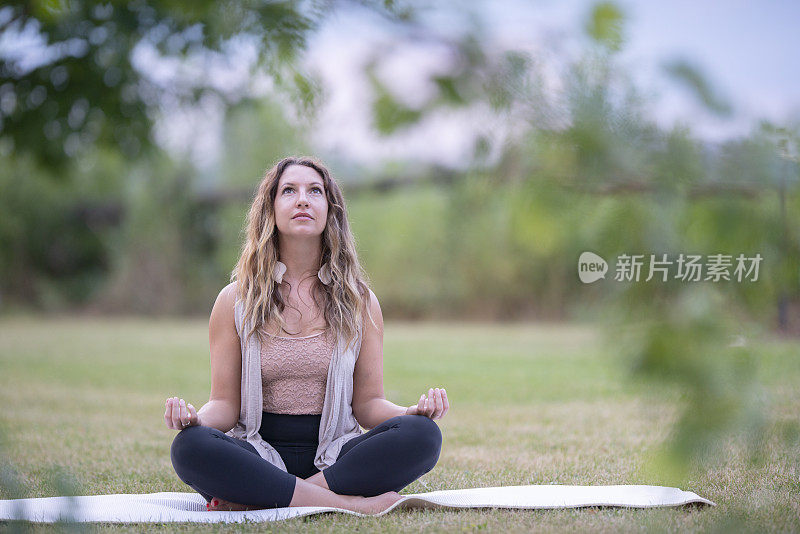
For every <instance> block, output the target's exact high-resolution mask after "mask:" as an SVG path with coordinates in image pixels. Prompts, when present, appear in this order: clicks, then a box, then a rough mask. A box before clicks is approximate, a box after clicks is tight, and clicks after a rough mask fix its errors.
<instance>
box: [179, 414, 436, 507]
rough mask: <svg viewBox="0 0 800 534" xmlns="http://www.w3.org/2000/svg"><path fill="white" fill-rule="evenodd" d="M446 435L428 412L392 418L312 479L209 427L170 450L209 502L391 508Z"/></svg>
mask: <svg viewBox="0 0 800 534" xmlns="http://www.w3.org/2000/svg"><path fill="white" fill-rule="evenodd" d="M441 440H442V437H441V432H440V431H439V427H438V425H436V423H434V422H433V421H432V420H431V419H429V418H427V417H424V416H421V415H402V416H398V417H393V418H391V419H388V420H387V421H384V422H383V423H381V424H380V425H378V426H376V427H375V428H373V429H372V430H370V431H369V432H367V433H366V434H363V435H361V436H359V437H357V438H354V439H352V440H350V441H349V442H347V443H346V444H345V446H344V447H343V448H342V451H341V452H340V453H339V457H338V459H337V461H336V463H335V464H334V465H332V466H331V467H329V468H328V469H325V470H323V471H322V472H320V473H317V474H315V475H314V476H312V477H310V478H309V479H308V481H306V480H303V479H301V478H298V477H296V476H294V475H292V474H290V473H286V472H284V471H281V470H280V469H279V468H277V467H275V466H274V465H272V464H270V463H269V462H267V461H266V460H264V459H263V458H261V457H260V456H259V455H258V453H257V452H256V450H255V449H254V448H253V446H252V445H250V444H249V443H247V442H245V441H242V440H237V439H234V438H231V437H230V436H227V435H225V434H224V433H223V432H221V431H219V430H217V429H214V428H210V427H201V426H193V427H189V428H186V429H184V430H182V431H181V432H179V433H178V435H177V436H176V437H175V440H174V441H173V443H172V447H171V450H170V456H171V459H172V464H173V467H174V468H175V472H176V473H177V474H178V477H180V479H181V480H182V481H183V482H185V483H186V484H188V485H189V486H191V487H192V488H193V489H194V490H195V491H197V492H198V493H200V494H201V495H203V497H205V498H206V500H209V501H210V500H211V498H212V497H217V498H220V499H223V500H225V501H228V502H231V503H239V504H242V505H245V506H250V507H255V508H273V507H285V506H310V505H317V506H336V507H342V508H348V509H353V510H357V511H365V510H366V511H367V513H371V512H370V510H374V511H379V510H381V509H385V508H386V507H388V506H389V505H390V504H391V503H392V502H394V501H395V500H397V498H399V496H397V495H396V493H394V492H397V491H400V490H401V489H402V488H404V487H405V486H407V485H408V484H410V483H411V482H413V481H414V480H416V479H417V478H419V477H420V476H421V475H423V474H425V473H427V472H428V471H430V470H431V469H433V467H434V466H435V465H436V462H437V460H438V458H439V452H440V450H441ZM387 494H388V495H387ZM364 497H374V498H373V499H364Z"/></svg>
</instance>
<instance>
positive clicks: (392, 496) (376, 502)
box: [351, 491, 403, 515]
mask: <svg viewBox="0 0 800 534" xmlns="http://www.w3.org/2000/svg"><path fill="white" fill-rule="evenodd" d="M402 498H403V496H402V495H400V494H399V493H397V492H396V491H387V492H386V493H382V494H380V495H376V496H375V497H357V499H358V500H357V501H355V502H354V505H353V507H352V508H351V509H352V510H353V511H356V512H360V513H362V514H369V515H374V514H379V513H381V512H383V511H384V510H386V509H387V508H389V507H390V506H391V505H393V504H394V503H396V502H397V501H399V500H400V499H402Z"/></svg>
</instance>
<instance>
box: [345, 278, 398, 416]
mask: <svg viewBox="0 0 800 534" xmlns="http://www.w3.org/2000/svg"><path fill="white" fill-rule="evenodd" d="M369 295H370V313H371V314H372V318H373V319H374V320H375V325H373V324H372V321H370V320H369V318H367V319H366V321H365V325H364V337H363V339H362V340H361V352H359V353H358V360H356V367H355V370H354V371H353V415H355V417H356V420H357V421H358V424H359V425H361V426H362V427H364V428H374V427H375V426H377V425H379V424H381V423H382V422H384V421H386V420H387V419H391V418H392V417H395V416H397V415H404V414H405V413H406V412H407V410H408V408H407V407H403V406H398V405H396V404H394V403H393V402H390V401H388V400H386V397H385V396H384V393H383V314H382V312H381V306H380V304H379V303H378V298H377V297H376V296H375V294H374V293H373V292H372V290H370V292H369Z"/></svg>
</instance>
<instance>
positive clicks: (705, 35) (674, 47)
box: [308, 0, 800, 164]
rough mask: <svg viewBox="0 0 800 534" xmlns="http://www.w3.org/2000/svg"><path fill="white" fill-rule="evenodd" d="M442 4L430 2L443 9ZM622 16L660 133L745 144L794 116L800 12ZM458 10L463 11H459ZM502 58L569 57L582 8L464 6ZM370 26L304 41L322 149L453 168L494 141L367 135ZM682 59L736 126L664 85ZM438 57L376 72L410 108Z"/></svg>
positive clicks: (423, 56) (709, 4) (463, 120)
mask: <svg viewBox="0 0 800 534" xmlns="http://www.w3.org/2000/svg"><path fill="white" fill-rule="evenodd" d="M442 4H446V3H439V4H437V5H442ZM617 4H618V5H619V6H620V7H621V8H622V9H623V11H624V12H625V14H626V16H627V20H628V21H627V24H626V28H627V31H626V36H627V42H626V44H625V48H624V51H623V53H622V54H621V56H620V58H619V59H620V61H621V62H622V64H623V65H625V67H626V68H627V70H628V71H629V72H630V73H632V75H633V76H634V79H635V80H636V83H637V86H639V87H640V88H641V89H642V90H643V91H644V92H646V93H649V94H651V95H653V97H654V98H655V102H654V105H653V106H652V113H653V117H654V118H655V119H656V120H657V121H658V122H659V123H660V124H662V125H664V126H670V125H672V124H674V123H676V122H682V123H685V124H688V125H689V126H691V127H692V129H693V131H694V132H695V133H696V135H698V136H699V137H702V138H704V139H709V140H715V141H716V140H722V139H725V138H730V137H735V136H738V135H746V134H747V133H748V132H749V131H750V130H751V129H752V127H753V126H754V124H755V123H756V121H757V120H758V119H760V118H767V119H774V120H778V121H780V120H785V119H786V118H787V117H788V116H789V115H790V114H793V115H794V116H795V117H797V116H798V115H800V62H798V60H797V50H800V31H798V29H797V28H798V23H799V22H800V2H797V1H794V0H782V1H778V0H771V1H766V2H758V3H757V2H753V1H751V2H745V1H743V0H726V1H724V2H723V1H714V0H712V1H705V2H697V1H689V0H673V1H670V2H654V1H650V0H627V1H620V2H618V3H617ZM461 5H464V2H461ZM471 5H473V6H476V7H475V9H476V10H477V11H478V12H479V13H480V16H481V18H482V20H483V21H484V23H485V25H486V26H487V28H488V29H489V30H490V38H491V39H492V40H493V41H494V42H495V43H496V44H497V45H498V46H501V47H506V48H516V49H522V50H528V51H529V52H531V54H533V55H537V54H539V55H541V56H542V57H545V56H558V55H562V56H563V55H564V54H566V55H569V54H571V53H577V51H578V50H579V49H580V46H581V44H582V39H584V37H583V31H582V26H583V24H584V21H585V18H586V14H587V13H588V11H589V8H590V6H591V5H592V2H588V1H585V0H536V1H521V0H496V1H491V2H488V1H486V2H473V3H471ZM428 20H430V24H432V25H437V26H439V27H441V28H444V30H445V31H453V32H458V31H459V28H460V27H463V25H464V24H465V20H464V19H463V18H460V17H459V11H458V10H455V11H453V10H451V9H439V10H437V11H431V12H429V14H428ZM376 22H377V21H375V20H372V19H369V18H361V17H357V16H354V14H353V13H351V12H342V13H340V15H339V16H338V17H335V18H334V19H332V20H330V21H329V22H328V23H327V24H326V25H325V26H324V27H323V28H322V31H321V32H320V33H319V34H318V35H316V36H315V37H314V38H313V39H312V40H311V46H310V49H309V53H308V62H309V65H310V66H311V67H312V68H314V69H316V70H317V71H318V72H320V73H321V75H322V76H323V78H324V79H325V81H326V82H327V83H328V84H329V86H330V93H329V96H330V100H329V102H328V106H327V107H326V110H325V112H324V114H323V116H322V117H321V119H320V122H319V125H318V129H317V130H316V134H315V137H314V139H315V142H316V144H317V145H318V146H319V147H320V148H321V149H323V150H325V151H329V152H331V153H336V154H338V155H340V156H345V155H346V156H348V157H352V158H355V159H356V160H360V161H365V162H366V161H369V160H372V159H374V158H404V157H412V158H419V159H422V160H429V161H431V160H434V161H435V160H438V161H440V162H443V163H449V164H455V163H456V162H457V161H458V160H460V159H461V158H462V157H463V156H464V155H465V154H466V153H468V151H469V147H470V146H471V143H472V138H473V137H474V136H472V135H470V132H471V131H474V130H476V129H477V130H481V129H482V130H486V129H487V128H491V129H494V130H496V131H498V132H502V130H503V128H504V125H503V124H500V123H497V121H495V122H494V123H493V122H492V121H493V116H492V115H491V114H490V113H480V112H479V113H478V114H476V115H466V114H454V113H443V114H441V115H437V116H434V117H431V118H430V119H429V120H428V121H426V122H425V123H424V124H423V125H422V126H421V127H420V128H418V129H416V130H414V131H411V132H408V133H406V134H403V135H400V136H397V137H396V138H393V139H389V140H385V139H379V138H378V137H377V136H376V135H375V134H374V133H373V132H372V131H371V130H370V128H369V126H368V112H369V109H368V106H367V105H365V97H366V95H367V94H368V93H367V86H366V84H365V83H364V82H363V80H362V81H359V75H358V72H359V70H358V68H359V64H360V63H361V62H362V61H363V57H364V55H365V54H366V53H367V52H368V51H369V50H370V49H372V48H373V47H375V46H380V43H382V42H384V41H385V40H386V39H387V37H386V35H385V33H383V32H382V30H381V28H380V26H379V25H378V24H377V23H376ZM677 58H688V59H690V60H691V61H692V62H693V64H695V65H697V66H698V67H699V68H700V69H701V71H702V72H703V73H704V74H705V75H706V76H707V78H708V81H709V82H711V85H712V87H714V88H715V89H717V90H718V93H719V94H720V95H721V96H723V97H724V98H725V99H726V100H727V101H728V102H730V103H731V104H732V106H733V109H734V112H735V113H734V115H733V116H732V117H729V118H725V119H719V118H715V117H714V116H712V115H711V114H710V113H708V112H706V111H704V110H703V109H702V107H701V106H700V105H698V104H697V102H696V101H695V100H694V98H693V96H692V95H691V94H690V93H689V92H688V91H687V90H686V89H685V88H683V87H681V86H680V85H679V84H676V83H675V82H674V81H670V80H669V79H668V78H667V77H666V75H665V74H664V71H663V68H662V65H663V63H664V62H665V61H667V60H671V59H677ZM445 59H446V58H444V57H441V56H440V55H438V54H437V51H436V50H435V49H434V50H431V49H427V48H426V47H421V46H419V47H415V46H411V47H408V48H407V49H406V50H405V51H404V52H403V53H401V54H398V55H397V56H396V57H394V58H393V59H392V60H390V61H389V62H388V63H387V64H386V65H385V66H384V68H383V69H382V72H383V74H384V75H385V77H386V79H389V80H392V86H393V88H394V90H395V91H396V92H397V93H398V94H399V95H400V96H401V99H405V100H406V102H407V103H409V104H412V105H413V103H414V102H415V101H417V102H421V101H423V100H424V97H425V96H426V95H427V94H429V92H430V90H431V88H430V87H428V86H427V85H426V84H425V83H424V78H425V73H426V72H428V71H429V70H431V69H434V70H435V69H436V68H437V64H440V62H442V61H444V60H445Z"/></svg>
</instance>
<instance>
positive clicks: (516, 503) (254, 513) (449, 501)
mask: <svg viewBox="0 0 800 534" xmlns="http://www.w3.org/2000/svg"><path fill="white" fill-rule="evenodd" d="M690 503H702V504H708V505H711V506H716V505H715V504H714V503H713V502H711V501H709V500H708V499H704V498H702V497H700V496H698V495H697V494H695V493H692V492H691V491H682V490H680V489H678V488H667V487H663V486H561V485H544V486H503V487H495V488H473V489H461V490H443V491H432V492H429V493H415V494H411V495H404V496H403V498H402V499H401V500H399V501H397V502H396V503H395V504H393V505H392V507H391V508H389V509H387V510H386V511H384V512H382V513H381V514H378V515H383V514H386V513H389V512H391V511H392V510H395V509H397V508H439V507H442V508H530V509H536V508H580V507H584V506H621V507H628V508H652V507H656V506H681V505H684V504H690ZM325 512H343V513H346V514H353V515H357V516H361V515H362V514H358V513H356V512H351V511H349V510H342V509H341V508H328V507H321V506H305V507H294V508H272V509H267V510H250V511H246V512H209V511H207V510H206V501H205V499H203V497H202V496H200V495H199V494H197V493H170V492H164V493H146V494H140V495H126V494H117V495H90V496H85V497H43V498H37V499H13V500H6V501H0V520H7V519H27V520H29V521H36V522H43V523H52V522H55V521H59V520H68V521H80V522H104V523H106V522H108V523H136V522H152V523H172V522H193V523H218V522H219V523H241V522H244V521H254V522H261V521H280V520H283V519H291V518H293V517H302V516H306V515H312V514H320V513H325Z"/></svg>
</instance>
